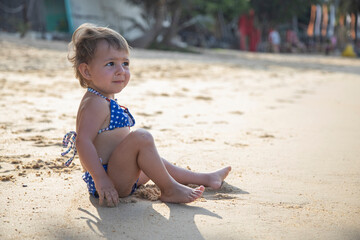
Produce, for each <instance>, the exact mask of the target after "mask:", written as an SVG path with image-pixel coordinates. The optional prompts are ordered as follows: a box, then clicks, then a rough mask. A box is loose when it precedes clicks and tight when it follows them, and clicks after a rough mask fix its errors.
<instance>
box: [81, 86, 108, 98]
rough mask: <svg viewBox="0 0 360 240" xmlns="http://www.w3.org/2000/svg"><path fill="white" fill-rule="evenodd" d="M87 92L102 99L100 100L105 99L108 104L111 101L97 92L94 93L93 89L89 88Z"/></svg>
mask: <svg viewBox="0 0 360 240" xmlns="http://www.w3.org/2000/svg"><path fill="white" fill-rule="evenodd" d="M87 90H88V92H91V93H94V94H96V95H98V96H99V97H102V98H104V99H106V101H108V102H110V101H111V100H110V98H108V97H105V96H104V95H102V94H101V93H99V92H98V91H96V90H95V89H93V88H90V87H89V88H88V89H87Z"/></svg>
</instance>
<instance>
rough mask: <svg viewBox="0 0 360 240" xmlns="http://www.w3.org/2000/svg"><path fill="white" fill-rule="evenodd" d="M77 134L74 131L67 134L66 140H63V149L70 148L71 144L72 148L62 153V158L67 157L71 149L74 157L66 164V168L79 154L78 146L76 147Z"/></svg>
mask: <svg viewBox="0 0 360 240" xmlns="http://www.w3.org/2000/svg"><path fill="white" fill-rule="evenodd" d="M76 135H77V134H76V132H74V131H71V132H68V133H67V134H65V136H64V138H63V148H66V147H68V145H69V143H70V146H69V147H68V149H67V150H66V151H65V152H63V153H61V156H65V155H66V154H68V153H69V152H70V151H71V149H73V151H74V152H73V155H72V157H71V158H69V159H68V160H67V161H66V162H65V166H67V167H68V166H70V164H71V162H72V161H73V159H74V158H75V155H76V153H77V150H76V146H75V140H76Z"/></svg>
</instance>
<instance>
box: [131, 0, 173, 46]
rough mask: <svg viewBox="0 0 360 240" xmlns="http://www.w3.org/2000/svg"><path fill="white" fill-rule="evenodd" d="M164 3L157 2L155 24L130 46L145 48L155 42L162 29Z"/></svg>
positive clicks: (164, 10)
mask: <svg viewBox="0 0 360 240" xmlns="http://www.w3.org/2000/svg"><path fill="white" fill-rule="evenodd" d="M165 2H166V1H159V3H158V5H157V6H155V9H154V11H155V14H154V15H155V23H154V24H153V25H152V26H151V27H150V29H148V30H147V31H145V32H144V34H143V35H142V36H141V37H139V38H137V39H135V40H133V41H131V42H130V45H131V46H133V47H138V48H147V47H149V46H150V45H151V43H153V42H154V41H155V40H156V38H157V36H158V35H159V33H160V32H161V30H162V28H163V26H162V24H163V21H164V19H165V13H166V7H165Z"/></svg>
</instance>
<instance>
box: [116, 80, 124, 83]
mask: <svg viewBox="0 0 360 240" xmlns="http://www.w3.org/2000/svg"><path fill="white" fill-rule="evenodd" d="M124 82H125V80H116V81H113V83H124Z"/></svg>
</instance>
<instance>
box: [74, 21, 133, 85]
mask: <svg viewBox="0 0 360 240" xmlns="http://www.w3.org/2000/svg"><path fill="white" fill-rule="evenodd" d="M101 40H105V41H107V43H108V44H109V45H110V46H112V47H113V48H116V49H118V50H123V51H126V53H129V52H130V47H129V45H128V43H127V42H126V40H125V38H123V37H122V36H121V35H120V34H119V33H117V32H116V31H114V30H112V29H110V28H107V27H97V26H95V25H93V24H89V23H84V24H82V25H81V26H80V27H78V28H77V29H76V30H75V32H74V33H73V35H72V39H71V42H70V43H69V54H68V59H69V61H70V62H71V63H72V64H73V68H74V70H75V77H76V78H77V79H79V82H80V85H81V86H82V87H84V88H86V87H88V84H87V80H86V79H85V78H84V77H83V76H82V75H81V73H80V71H79V65H80V64H81V63H87V64H88V63H90V61H91V60H92V58H93V57H94V54H95V51H96V46H97V43H98V42H99V41H101Z"/></svg>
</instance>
